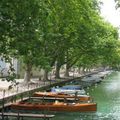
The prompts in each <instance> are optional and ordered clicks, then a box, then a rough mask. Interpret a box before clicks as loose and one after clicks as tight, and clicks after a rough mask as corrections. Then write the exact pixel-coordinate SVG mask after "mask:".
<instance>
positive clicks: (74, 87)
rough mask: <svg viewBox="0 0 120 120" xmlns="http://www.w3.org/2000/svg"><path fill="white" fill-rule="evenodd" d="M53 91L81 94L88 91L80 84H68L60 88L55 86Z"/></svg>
mask: <svg viewBox="0 0 120 120" xmlns="http://www.w3.org/2000/svg"><path fill="white" fill-rule="evenodd" d="M51 92H57V93H67V94H75V93H77V94H81V95H84V94H85V93H86V92H85V90H84V89H82V87H81V86H79V85H66V86H63V87H60V88H55V87H53V88H52V89H51Z"/></svg>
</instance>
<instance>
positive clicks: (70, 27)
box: [0, 0, 120, 82]
mask: <svg viewBox="0 0 120 120" xmlns="http://www.w3.org/2000/svg"><path fill="white" fill-rule="evenodd" d="M99 5H100V3H99V2H98V0H24V1H20V0H1V4H0V26H1V27H0V55H1V56H2V57H3V58H5V60H6V61H8V62H9V61H10V59H9V58H10V57H15V58H17V59H21V60H22V61H23V62H24V64H25V71H26V73H25V81H26V82H28V81H29V80H30V75H31V71H32V68H33V67H34V66H35V67H37V68H39V69H44V71H45V79H47V74H48V72H49V71H50V70H51V69H52V67H53V66H55V67H56V72H55V76H56V78H59V77H60V76H59V71H60V68H61V66H63V65H66V73H65V75H66V76H68V75H69V69H70V68H71V67H73V66H77V67H78V68H81V67H82V68H92V67H94V66H101V65H102V66H108V65H110V66H116V65H119V63H120V59H119V58H120V55H119V54H118V52H116V51H119V42H118V32H117V28H115V27H113V26H112V25H111V24H110V23H108V22H106V21H104V19H103V18H102V17H101V16H100V7H99ZM11 71H12V67H11Z"/></svg>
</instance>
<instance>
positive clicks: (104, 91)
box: [12, 72, 120, 120]
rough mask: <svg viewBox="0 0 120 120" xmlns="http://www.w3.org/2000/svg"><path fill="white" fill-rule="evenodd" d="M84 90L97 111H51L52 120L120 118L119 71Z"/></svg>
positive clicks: (119, 119) (113, 119) (117, 119)
mask: <svg viewBox="0 0 120 120" xmlns="http://www.w3.org/2000/svg"><path fill="white" fill-rule="evenodd" d="M86 91H87V93H88V94H89V95H90V96H92V98H93V99H94V101H95V102H96V103H97V112H95V113H79V112H51V114H55V117H54V118H53V119H52V120H120V72H113V73H111V74H110V75H109V76H107V77H106V78H105V79H103V81H102V82H101V83H100V84H97V85H94V86H91V87H89V88H87V89H86ZM35 113H36V112H35ZM37 113H38V112H37ZM12 120H13V119H12ZM25 120H27V119H25ZM29 120H38V119H30V118H29Z"/></svg>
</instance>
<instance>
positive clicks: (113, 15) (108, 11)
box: [101, 0, 120, 28]
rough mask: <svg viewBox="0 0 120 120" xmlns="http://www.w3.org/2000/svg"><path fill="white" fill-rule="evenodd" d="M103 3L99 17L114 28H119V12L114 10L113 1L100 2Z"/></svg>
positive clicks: (104, 0) (103, 0)
mask: <svg viewBox="0 0 120 120" xmlns="http://www.w3.org/2000/svg"><path fill="white" fill-rule="evenodd" d="M101 1H102V2H103V5H102V9H101V15H102V16H103V17H104V18H105V20H107V21H109V22H110V23H112V24H113V26H115V27H119V28H120V11H118V10H116V8H115V2H114V0H101Z"/></svg>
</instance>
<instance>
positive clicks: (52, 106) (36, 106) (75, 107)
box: [11, 102, 97, 112]
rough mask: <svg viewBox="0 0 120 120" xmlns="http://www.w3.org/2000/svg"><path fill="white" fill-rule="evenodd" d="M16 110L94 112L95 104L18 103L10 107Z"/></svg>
mask: <svg viewBox="0 0 120 120" xmlns="http://www.w3.org/2000/svg"><path fill="white" fill-rule="evenodd" d="M11 108H12V109H16V110H47V111H67V112H95V111H96V110H97V105H96V103H64V102H54V103H27V102H19V103H13V104H12V105H11Z"/></svg>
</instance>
